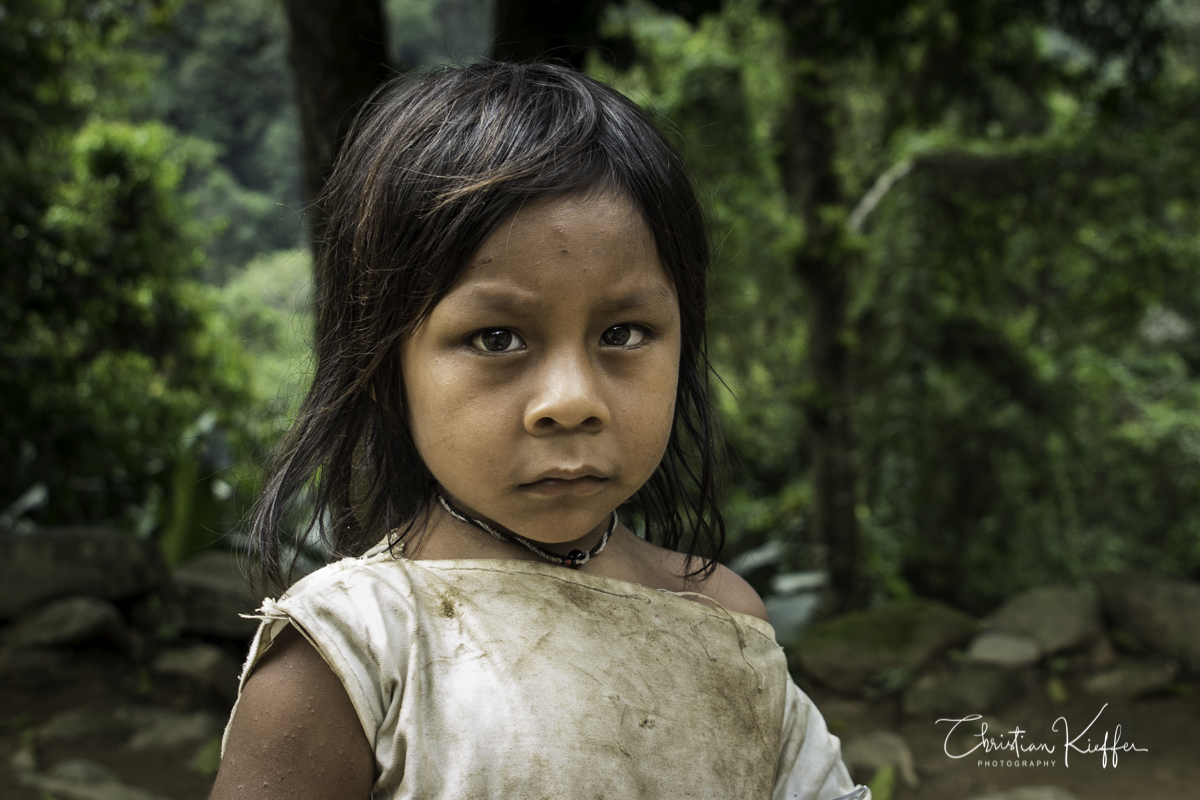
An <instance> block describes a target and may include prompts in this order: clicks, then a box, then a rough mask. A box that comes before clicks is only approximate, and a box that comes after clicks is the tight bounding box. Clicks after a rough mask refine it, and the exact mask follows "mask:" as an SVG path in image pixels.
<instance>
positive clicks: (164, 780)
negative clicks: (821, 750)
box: [0, 645, 1200, 800]
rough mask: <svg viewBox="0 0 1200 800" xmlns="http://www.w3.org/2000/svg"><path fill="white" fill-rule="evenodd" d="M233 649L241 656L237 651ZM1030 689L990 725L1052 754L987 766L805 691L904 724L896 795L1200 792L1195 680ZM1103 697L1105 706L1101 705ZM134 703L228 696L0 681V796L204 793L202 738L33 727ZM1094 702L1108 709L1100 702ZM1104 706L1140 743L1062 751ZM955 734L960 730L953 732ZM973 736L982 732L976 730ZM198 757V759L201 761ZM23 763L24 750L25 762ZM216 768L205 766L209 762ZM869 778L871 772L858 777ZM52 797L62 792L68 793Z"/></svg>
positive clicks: (76, 674) (86, 672)
mask: <svg viewBox="0 0 1200 800" xmlns="http://www.w3.org/2000/svg"><path fill="white" fill-rule="evenodd" d="M230 648H231V655H235V656H236V655H237V654H236V653H233V652H232V650H233V649H235V648H234V647H233V646H232V645H231V646H230ZM1027 679H1028V683H1029V686H1028V689H1027V691H1026V693H1025V696H1024V698H1023V699H1022V700H1020V701H1018V702H1016V703H1014V704H1013V705H1011V706H1009V707H1008V708H1006V709H1004V710H1003V711H1002V712H1001V713H998V714H996V715H994V716H995V717H996V718H997V719H998V721H999V722H1002V723H1003V725H1004V728H1003V730H996V729H995V727H993V729H992V730H991V731H989V735H991V734H996V735H997V738H998V739H999V738H1004V737H1003V733H1004V732H1005V731H1008V730H1011V729H1012V727H1013V726H1019V727H1020V728H1021V729H1022V730H1023V731H1025V734H1024V735H1023V739H1022V742H1023V744H1024V745H1026V746H1032V745H1034V744H1038V743H1047V744H1050V745H1053V746H1054V747H1055V750H1054V752H1053V753H1052V754H1047V753H1037V752H1035V753H1033V754H1025V755H1023V756H1022V759H1023V760H1025V761H1026V762H1027V764H1028V762H1029V761H1033V762H1036V761H1038V760H1043V761H1046V760H1053V761H1054V762H1055V763H1054V765H1053V766H1040V767H1039V766H1030V765H1027V766H1013V767H1009V766H1003V765H1002V766H984V765H982V764H981V763H980V762H981V761H983V760H984V756H983V754H982V751H977V752H975V753H972V754H971V755H968V756H965V757H963V758H960V759H952V758H950V757H948V756H947V755H946V753H945V752H944V748H945V747H946V742H945V740H946V736H947V733H948V730H949V727H948V725H947V724H945V723H943V724H937V723H936V722H935V720H933V719H920V718H911V717H906V716H905V715H904V714H903V713H902V711H901V710H900V704H899V700H898V699H897V698H885V699H881V700H877V701H872V702H868V701H865V700H856V699H847V698H845V697H841V696H838V695H835V694H832V693H830V692H828V691H826V690H823V689H821V688H820V687H813V686H808V687H806V689H807V690H808V691H809V693H810V694H811V695H812V697H813V699H814V700H815V701H816V702H817V705H818V707H819V708H820V709H821V710H822V712H823V713H824V715H825V717H826V719H827V720H828V721H829V724H830V727H831V728H832V729H833V730H834V732H835V733H837V734H838V735H839V736H841V737H843V741H849V739H850V738H852V737H853V736H855V735H857V734H862V733H867V732H870V731H875V730H888V731H892V732H894V733H899V734H901V735H902V736H903V737H904V738H905V739H906V740H907V742H908V743H909V745H910V747H911V748H912V751H913V755H914V761H915V766H916V770H917V777H918V779H919V785H918V786H916V787H907V786H905V785H903V784H902V783H901V784H899V785H898V786H897V788H896V792H895V794H894V795H893V798H894V800H912V799H915V798H923V799H924V800H966V799H967V798H971V797H974V796H976V795H979V794H983V793H985V792H988V791H992V790H996V789H1004V788H1009V787H1016V786H1025V785H1050V786H1058V787H1062V788H1065V789H1067V790H1069V791H1071V792H1073V793H1074V794H1075V796H1076V797H1077V798H1079V800H1143V799H1145V800H1151V798H1167V797H1170V798H1200V757H1198V752H1200V751H1198V750H1197V740H1198V739H1200V680H1196V679H1190V680H1186V681H1183V682H1181V683H1178V684H1176V685H1175V687H1174V692H1173V693H1172V694H1170V695H1165V696H1158V697H1151V698H1144V699H1138V700H1131V699H1119V698H1106V697H1102V696H1095V695H1088V694H1086V693H1084V692H1083V690H1082V688H1081V687H1080V686H1079V685H1078V683H1077V682H1073V681H1072V680H1071V679H1070V678H1067V679H1066V681H1065V688H1066V693H1067V697H1066V699H1065V701H1063V702H1055V701H1054V700H1052V699H1051V697H1050V695H1049V693H1048V692H1047V690H1046V687H1045V684H1044V683H1043V679H1044V675H1040V674H1038V673H1030V674H1029V675H1028V676H1027ZM1105 703H1107V704H1108V705H1107V707H1105ZM130 705H138V706H143V707H144V706H154V707H159V708H167V709H174V710H176V711H184V712H195V711H207V712H210V713H212V714H213V715H214V716H219V717H220V718H221V719H224V717H225V716H226V715H227V714H228V706H227V705H225V704H224V703H223V702H222V701H221V700H219V699H218V698H216V697H215V696H206V695H202V694H198V693H197V692H196V691H195V689H194V687H189V686H187V685H185V684H181V683H173V682H171V681H167V680H163V679H162V678H154V679H151V678H150V676H148V674H147V673H146V672H145V671H144V670H139V669H137V668H131V667H130V663H129V661H128V660H126V659H124V658H122V657H120V656H119V655H118V654H115V653H111V652H108V651H105V650H103V649H95V650H91V651H84V652H77V653H74V654H72V655H71V658H70V660H69V661H68V663H67V664H65V665H64V666H63V667H62V668H61V669H60V670H58V671H57V672H55V674H53V675H47V676H45V679H44V681H43V682H42V685H40V686H29V685H26V686H23V687H22V686H14V685H10V683H8V682H5V683H4V684H3V685H0V800H47V798H48V797H52V796H54V795H52V794H48V793H45V792H43V791H42V790H39V789H35V788H31V787H28V786H23V785H21V784H20V783H19V782H18V781H17V773H16V772H15V770H14V769H13V762H14V759H15V760H16V761H17V762H20V760H21V759H22V758H25V759H28V758H29V757H30V756H32V757H33V759H34V760H35V763H36V764H37V768H38V769H39V770H45V769H46V768H47V767H49V766H50V765H53V764H55V763H56V762H60V761H62V760H63V759H68V758H75V759H79V758H82V759H88V760H90V761H94V762H98V763H100V764H102V765H104V766H105V767H107V768H109V769H110V770H112V771H113V772H115V773H116V774H117V775H119V776H120V778H121V780H122V782H123V783H124V784H126V785H127V786H130V787H137V788H139V789H142V790H144V791H146V792H149V793H151V794H152V795H155V796H159V797H162V798H170V800H201V799H202V798H205V797H206V796H207V793H208V789H209V786H210V785H211V773H209V774H205V770H204V769H203V766H204V765H203V764H199V765H198V764H197V763H196V757H197V753H198V752H199V750H201V749H203V747H204V746H205V744H207V746H208V747H209V748H210V751H211V747H212V741H211V739H210V740H209V741H208V742H207V743H201V744H199V745H198V744H197V743H196V742H194V741H193V742H190V743H188V744H185V745H179V746H176V747H174V748H167V749H155V750H142V751H133V750H131V749H130V748H129V747H128V745H127V742H128V736H127V735H125V736H116V735H111V734H109V735H105V734H97V735H93V736H90V737H84V738H79V739H76V740H74V741H56V742H54V741H52V742H45V741H37V740H36V736H35V731H36V730H37V728H38V726H40V725H42V724H43V723H45V722H46V721H47V720H49V719H51V718H52V717H54V715H55V714H57V713H59V712H62V711H67V710H71V709H79V708H90V709H94V710H97V711H105V710H110V709H116V708H120V707H128V706H130ZM1101 709H1103V711H1102V712H1101ZM1098 713H1099V714H1100V716H1099V718H1098V719H1097V720H1096V722H1095V723H1094V724H1093V726H1092V728H1091V730H1090V731H1089V732H1088V734H1086V735H1085V736H1084V737H1083V738H1081V739H1080V740H1079V741H1078V742H1077V745H1078V746H1079V747H1081V748H1084V745H1085V744H1086V741H1087V740H1088V739H1089V738H1090V739H1091V740H1092V742H1093V743H1097V742H1099V741H1100V740H1102V739H1103V738H1104V735H1105V734H1106V733H1107V734H1108V737H1109V742H1111V741H1112V737H1113V733H1114V731H1116V729H1117V727H1118V726H1120V742H1121V743H1122V744H1124V743H1132V744H1133V745H1134V746H1136V747H1137V748H1139V749H1141V750H1144V751H1145V752H1132V751H1119V752H1118V754H1117V755H1118V761H1117V763H1115V764H1114V763H1113V761H1112V758H1111V754H1110V755H1109V761H1108V765H1107V766H1104V765H1103V763H1102V759H1101V754H1100V753H1091V754H1083V753H1080V752H1077V751H1071V752H1070V753H1069V756H1068V757H1069V763H1070V765H1069V766H1068V765H1067V759H1066V758H1064V757H1063V739H1064V736H1063V731H1062V725H1061V723H1060V726H1059V730H1058V731H1057V732H1056V731H1054V730H1052V726H1053V725H1054V722H1055V720H1056V719H1058V718H1060V717H1063V718H1065V720H1066V722H1067V724H1068V725H1069V727H1070V732H1071V735H1072V736H1075V735H1076V734H1077V733H1078V732H1080V731H1082V730H1083V729H1084V727H1086V726H1087V724H1088V723H1089V722H1090V721H1091V720H1093V718H1095V717H1096V715H1097V714H1098ZM959 741H960V742H961V741H962V740H959ZM973 741H974V743H975V744H978V743H979V740H977V739H976V740H973ZM970 744H971V742H970V741H968V742H967V744H965V745H962V746H960V745H959V744H958V743H952V745H951V751H952V752H954V753H961V752H965V748H969V747H970ZM987 760H988V761H989V762H995V761H999V762H1002V763H1004V764H1007V762H1009V761H1012V760H1013V756H1012V754H1011V752H1009V751H1000V752H995V753H991V754H989V755H988V756H987ZM201 761H203V759H201ZM25 763H26V764H28V763H29V762H28V760H26V762H25ZM209 769H211V765H210V766H209ZM858 777H859V779H860V780H866V779H868V778H869V777H870V776H858ZM59 800H68V798H67V797H66V796H65V795H64V796H62V797H60V798H59Z"/></svg>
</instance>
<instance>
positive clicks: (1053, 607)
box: [983, 586, 1100, 654]
mask: <svg viewBox="0 0 1200 800" xmlns="http://www.w3.org/2000/svg"><path fill="white" fill-rule="evenodd" d="M983 625H984V627H985V628H987V629H989V630H996V631H1002V632H1004V633H1011V634H1018V635H1021V636H1027V637H1029V638H1031V639H1033V640H1034V641H1035V642H1037V643H1038V645H1039V646H1040V647H1041V650H1042V652H1043V653H1048V654H1050V653H1058V652H1061V651H1063V650H1070V649H1072V648H1076V647H1082V646H1083V645H1085V644H1087V643H1089V642H1090V641H1092V640H1093V639H1094V638H1096V637H1097V636H1099V635H1100V611H1099V609H1098V608H1097V606H1096V602H1095V601H1094V600H1092V598H1090V597H1088V596H1087V595H1085V594H1083V593H1082V592H1079V591H1076V590H1075V589H1069V588H1067V587H1065V586H1045V587H1041V588H1037V589H1028V590H1026V591H1024V592H1021V593H1020V594H1018V595H1015V596H1013V597H1012V598H1010V599H1009V600H1008V602H1007V603H1005V604H1004V605H1003V606H1001V607H1000V609H999V610H998V611H996V613H994V614H992V616H990V617H989V618H987V619H986V620H984V622H983Z"/></svg>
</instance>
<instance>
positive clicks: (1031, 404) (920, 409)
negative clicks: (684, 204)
mask: <svg viewBox="0 0 1200 800" xmlns="http://www.w3.org/2000/svg"><path fill="white" fill-rule="evenodd" d="M1093 6H1094V8H1093ZM811 8H814V9H822V10H820V11H819V12H814V13H820V14H829V15H832V16H831V17H829V18H827V19H825V18H823V19H822V20H821V21H820V25H818V26H816V27H814V28H803V27H802V26H801V27H793V28H791V29H788V30H785V29H784V28H783V27H782V26H781V25H780V23H779V20H778V19H776V18H773V17H772V16H771V15H770V14H768V13H765V12H764V11H763V10H762V9H760V8H759V6H758V4H757V3H754V2H750V1H749V0H730V1H729V2H727V3H726V4H725V6H724V9H723V11H722V12H721V13H720V14H719V15H711V16H708V17H706V18H704V19H703V20H702V21H701V22H700V24H698V25H696V26H691V25H688V24H687V23H685V22H684V21H682V20H680V19H678V18H676V17H673V16H670V15H667V14H663V13H661V12H658V11H655V10H653V9H651V8H650V7H649V6H647V5H644V4H636V3H635V4H630V5H627V6H625V7H624V8H623V9H621V10H619V11H615V12H613V13H612V14H610V17H609V26H610V31H609V32H610V34H611V35H626V36H630V37H631V38H632V39H633V41H634V43H635V46H636V49H637V52H638V63H637V65H636V66H635V67H634V69H632V70H631V71H629V72H627V73H624V74H621V75H617V76H615V77H614V76H612V74H611V73H612V70H611V68H608V67H605V66H604V65H603V64H601V63H599V62H594V63H593V64H592V67H591V68H592V70H593V71H594V72H595V73H596V74H598V75H600V76H601V77H609V78H613V79H614V80H615V82H616V84H617V85H618V86H619V87H621V88H622V89H625V90H627V91H629V92H630V93H631V95H632V96H634V97H635V98H637V99H639V100H640V101H641V102H643V103H644V104H646V105H647V106H649V107H650V108H651V109H653V110H654V111H656V112H658V113H659V114H661V115H662V116H664V117H665V118H667V119H669V120H671V121H672V123H673V124H674V126H675V129H676V134H677V135H678V136H679V138H680V140H681V141H682V143H683V147H684V151H685V153H686V155H687V158H688V159H689V161H690V162H691V163H692V164H693V166H694V168H695V169H696V170H697V172H698V174H699V175H700V176H701V181H702V185H703V186H704V187H705V192H706V195H707V197H708V200H709V204H710V215H711V218H712V220H713V222H714V227H715V229H716V237H715V238H716V243H717V245H718V248H719V249H718V253H719V258H718V267H717V269H718V274H717V277H716V291H715V292H714V297H715V300H714V307H713V313H712V314H711V315H710V319H711V322H712V355H713V357H714V361H715V362H716V364H717V367H718V371H719V373H720V374H721V376H722V378H723V379H724V381H725V382H726V384H727V385H728V387H729V390H730V391H729V392H728V394H727V395H726V396H725V398H724V402H723V405H722V410H723V412H724V415H725V417H726V429H727V431H728V434H729V440H730V442H731V446H732V449H733V451H734V453H735V455H736V456H737V457H738V462H739V471H738V473H737V474H736V475H735V479H734V486H733V490H734V503H733V504H732V506H731V509H730V510H731V522H732V523H733V531H734V533H735V535H736V536H737V537H738V539H739V540H738V541H737V542H735V546H736V547H739V548H740V547H746V546H750V545H753V544H757V543H759V542H760V541H762V539H763V538H783V539H784V540H786V541H790V542H791V543H792V544H793V545H794V546H793V555H792V559H791V560H792V563H793V564H796V565H800V564H803V563H805V561H806V553H808V552H811V551H810V550H809V548H808V547H807V546H802V544H803V535H804V530H805V525H806V521H807V517H808V514H809V513H810V510H811V503H812V500H811V487H810V486H809V483H808V477H807V474H808V466H809V464H808V459H809V453H808V450H807V443H806V438H807V437H806V434H805V430H804V419H803V417H802V415H801V413H800V407H801V403H802V402H803V403H806V404H814V403H817V404H819V403H820V401H821V398H819V397H816V396H814V394H813V389H812V386H811V384H809V383H808V380H807V377H806V371H807V368H806V365H805V361H804V350H805V339H806V336H805V328H804V325H803V317H804V315H805V314H806V313H807V312H808V311H809V309H808V301H807V299H806V298H805V297H804V296H803V293H802V292H801V291H800V289H799V286H798V284H797V281H796V279H795V277H794V273H793V271H792V267H791V263H792V259H793V258H794V257H795V254H796V253H797V252H798V251H799V248H801V247H803V245H804V232H803V231H802V230H798V229H797V226H796V223H795V222H794V221H793V217H792V215H791V211H790V209H789V208H788V206H787V202H786V200H785V198H784V196H783V192H782V190H781V188H780V180H779V175H778V174H777V172H776V168H775V160H774V157H775V155H776V154H777V153H778V152H779V149H778V148H779V147H780V146H781V145H780V141H781V138H780V137H781V135H782V132H781V129H780V120H781V111H782V108H783V106H784V105H785V103H786V100H787V92H788V91H791V90H792V87H793V86H794V85H798V84H793V83H792V81H791V80H790V79H789V76H790V75H795V74H797V71H799V72H801V73H802V72H803V71H804V70H806V69H818V68H819V69H825V70H827V71H828V74H829V76H830V80H831V81H832V82H833V86H834V87H835V89H834V95H835V96H836V97H837V98H838V100H837V103H836V107H837V118H836V119H835V120H833V123H834V126H835V130H836V131H837V137H838V147H837V153H836V164H837V170H838V174H839V175H841V177H842V180H843V181H844V184H845V186H846V187H848V189H849V190H850V191H851V192H852V193H854V192H857V193H858V196H862V195H865V194H866V193H867V190H868V189H870V188H871V185H872V183H873V182H874V180H875V179H876V178H877V176H879V175H880V174H882V173H883V172H884V171H885V170H887V169H888V168H890V167H892V166H893V165H895V164H897V163H898V162H900V161H902V160H905V159H911V161H912V164H913V166H912V169H911V171H910V172H909V173H908V174H907V175H906V176H905V177H902V178H900V179H899V181H898V182H897V183H896V184H895V186H894V187H893V188H891V190H890V191H888V192H887V193H886V194H885V195H884V197H883V201H882V203H881V204H880V205H879V206H877V207H876V208H875V210H874V211H873V213H872V214H871V215H870V216H869V217H868V218H867V219H868V223H867V227H866V231H865V234H863V235H861V236H859V235H853V234H852V235H850V236H849V237H848V238H847V240H846V244H845V245H844V246H846V247H850V248H853V249H855V250H856V251H857V252H858V253H860V254H861V258H860V259H857V262H858V263H860V264H861V266H859V267H856V268H855V269H856V271H855V272H854V274H852V275H851V285H852V287H853V292H854V294H853V298H852V300H851V306H850V311H851V315H852V319H853V326H852V328H851V331H850V333H849V335H848V339H847V341H846V342H845V344H846V345H847V346H848V347H850V348H851V351H852V353H853V354H854V370H855V381H854V383H855V387H856V388H855V394H856V401H855V405H854V408H853V409H852V412H853V416H854V419H855V422H856V427H857V430H858V431H859V443H858V445H859V448H858V449H859V473H860V490H859V497H860V498H861V499H862V504H861V506H860V508H859V513H858V516H859V520H860V524H861V526H862V528H863V533H864V536H865V544H866V548H867V550H866V553H865V559H866V568H867V570H868V574H869V576H870V578H871V580H872V582H873V584H874V589H875V593H876V596H877V597H887V596H891V597H905V596H907V595H909V594H911V593H913V592H916V593H917V594H921V595H926V596H933V597H939V598H943V599H948V600H951V601H953V602H955V603H957V604H959V605H960V606H965V607H967V608H970V609H973V610H977V611H984V610H987V609H988V608H989V607H990V606H991V605H992V604H994V603H995V602H997V601H998V600H999V599H1000V598H1002V597H1003V596H1004V595H1005V594H1007V593H1009V592H1012V591H1014V590H1016V589H1019V588H1022V587H1025V586H1028V585H1032V584H1037V583H1044V582H1058V581H1067V582H1086V580H1087V576H1088V575H1090V574H1091V573H1093V572H1095V571H1097V570H1102V569H1114V568H1122V567H1128V566H1144V567H1152V568H1155V569H1158V570H1165V571H1168V572H1175V573H1189V572H1191V573H1195V572H1197V571H1200V493H1198V492H1197V491H1196V490H1197V488H1200V460H1198V458H1197V457H1198V456H1200V448H1197V447H1196V442H1197V441H1200V439H1198V438H1197V431H1198V430H1200V349H1198V348H1200V340H1198V339H1197V336H1196V323H1195V320H1197V319H1198V318H1200V317H1198V315H1200V306H1198V305H1197V302H1198V298H1200V269H1198V268H1197V266H1196V265H1197V264H1198V263H1200V259H1198V258H1197V256H1200V251H1198V249H1197V248H1198V247H1200V239H1198V237H1197V234H1196V231H1197V230H1200V226H1198V225H1197V223H1200V204H1198V202H1197V200H1198V199H1200V198H1198V197H1197V190H1196V189H1195V187H1197V186H1200V180H1197V179H1198V178H1200V174H1197V169H1198V168H1197V166H1196V164H1195V159H1194V157H1193V154H1194V153H1195V152H1196V149H1197V147H1198V146H1200V126H1197V124H1196V123H1195V121H1194V114H1189V113H1188V111H1187V109H1189V108H1190V109H1194V108H1195V103H1196V100H1197V99H1200V98H1197V90H1198V87H1200V82H1198V80H1197V75H1198V74H1200V71H1198V69H1197V64H1200V48H1198V47H1197V46H1196V42H1197V37H1196V31H1197V30H1200V24H1198V22H1200V14H1198V13H1197V11H1198V8H1200V7H1197V5H1196V4H1195V3H1192V2H1189V3H1176V4H1172V6H1171V7H1170V8H1168V9H1167V12H1164V13H1160V11H1159V10H1157V8H1158V7H1157V6H1153V7H1152V4H1146V3H1133V4H1124V5H1123V6H1122V7H1121V8H1116V7H1115V6H1113V7H1111V8H1110V4H1091V6H1089V5H1088V4H1077V3H1064V4H1061V5H1060V6H1059V7H1058V9H1059V10H1058V12H1056V13H1057V16H1050V15H1048V14H1047V13H1046V12H1044V11H1042V10H1038V11H1036V13H1035V12H1030V11H1028V10H1024V11H1022V10H1020V9H1017V8H1016V6H1014V5H1013V4H1005V3H992V2H989V3H975V4H965V5H964V4H962V3H957V2H947V3H933V2H924V1H923V0H922V1H915V2H907V3H891V4H882V5H880V6H878V7H876V8H874V9H873V10H872V11H871V12H870V13H866V12H865V11H864V10H863V9H859V11H863V13H862V14H861V15H860V18H856V19H843V18H841V17H839V16H838V14H839V13H840V12H839V11H837V9H838V8H840V7H839V6H837V4H828V5H825V4H814V5H812V6H811ZM1164 8H1166V7H1164ZM1088 9H1091V11H1089V10H1088ZM1104 9H1109V10H1110V11H1111V10H1113V9H1115V11H1113V13H1114V14H1115V15H1116V16H1112V15H1110V17H1111V19H1107V21H1106V18H1105V17H1104V16H1103V15H1104V14H1107V13H1108V11H1104ZM856 13H857V12H856ZM810 22H812V21H811V20H810ZM814 24H815V23H814ZM822 26H823V27H822ZM988 30H990V31H991V34H990V35H985V32H987V31H988ZM831 31H832V33H831ZM818 34H819V35H818ZM787 36H791V37H799V38H800V39H802V40H804V42H805V43H806V44H807V45H808V46H809V47H810V48H811V52H812V53H813V54H814V57H816V56H818V55H819V56H821V59H820V60H818V61H814V62H813V63H811V64H809V63H795V62H792V63H789V62H788V61H787V60H786V59H785V57H784V55H783V52H784V48H783V43H784V42H785V41H786V38H785V37H787ZM839 36H845V37H849V38H847V39H845V40H843V39H841V38H838V37H839ZM1164 40H1165V41H1168V42H1169V43H1170V46H1169V47H1166V48H1165V49H1164V48H1163V46H1162V43H1163V41H1164ZM956 48H957V50H956ZM955 59H957V60H955ZM951 62H954V63H955V64H957V65H958V68H957V70H958V71H955V70H953V69H950V68H949V67H948V65H949V64H950V63H951ZM933 73H936V76H935V77H931V75H933ZM1118 112H1119V113H1118ZM827 213H828V214H831V215H833V216H832V217H831V218H841V219H845V218H847V217H848V215H849V209H828V210H827ZM846 263H853V262H852V261H847V262H846ZM835 268H836V267H835Z"/></svg>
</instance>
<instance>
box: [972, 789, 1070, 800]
mask: <svg viewBox="0 0 1200 800" xmlns="http://www.w3.org/2000/svg"><path fill="white" fill-rule="evenodd" d="M970 800H1077V799H1076V797H1075V795H1073V794H1071V793H1070V792H1068V791H1067V790H1066V789H1060V788H1058V787H1057V786H1018V787H1017V788H1015V789H1002V790H1001V791H998V792H988V793H987V794H979V795H975V796H974V797H972V798H970Z"/></svg>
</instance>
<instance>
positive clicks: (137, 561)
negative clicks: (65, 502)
mask: <svg viewBox="0 0 1200 800" xmlns="http://www.w3.org/2000/svg"><path fill="white" fill-rule="evenodd" d="M162 576H163V568H162V566H161V560H160V559H159V558H158V554H157V552H156V550H155V549H154V544H153V542H150V541H147V540H143V539H138V538H136V537H134V536H132V535H130V534H127V533H123V532H121V531H117V530H111V529H107V528H38V529H37V530H35V531H33V532H32V533H28V534H16V533H0V586H3V587H4V591H3V592H0V619H11V618H12V617H15V616H17V615H19V614H21V613H22V612H25V611H28V610H30V609H32V608H35V607H36V606H38V605H40V604H43V603H45V602H46V601H47V600H53V599H55V598H58V597H68V596H86V597H98V598H100V599H103V600H123V599H126V598H131V597H136V596H137V595H140V594H143V593H145V592H146V591H148V590H149V589H150V588H152V587H153V586H155V585H156V584H158V583H159V582H160V581H161V579H162Z"/></svg>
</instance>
